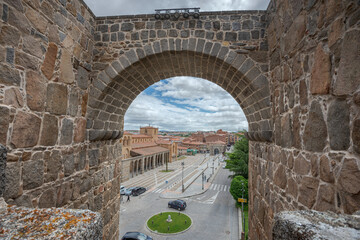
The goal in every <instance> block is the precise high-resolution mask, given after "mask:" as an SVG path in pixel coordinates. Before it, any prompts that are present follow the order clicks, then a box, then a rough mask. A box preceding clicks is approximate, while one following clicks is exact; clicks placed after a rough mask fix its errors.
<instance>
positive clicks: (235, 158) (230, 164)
mask: <svg viewBox="0 0 360 240" xmlns="http://www.w3.org/2000/svg"><path fill="white" fill-rule="evenodd" d="M227 155H228V156H229V160H226V168H227V169H229V170H230V171H231V172H233V174H232V175H229V177H230V178H234V177H236V176H244V178H246V179H247V178H248V171H249V169H248V163H249V141H248V140H247V139H246V138H245V137H244V136H241V138H240V140H239V141H237V142H236V143H235V145H234V151H233V152H232V153H227Z"/></svg>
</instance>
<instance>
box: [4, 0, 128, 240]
mask: <svg viewBox="0 0 360 240" xmlns="http://www.w3.org/2000/svg"><path fill="white" fill-rule="evenodd" d="M0 19H1V20H0V76H1V77H0V116H1V117H0V144H3V145H5V146H6V148H7V149H8V156H7V168H6V189H5V192H4V198H5V200H6V201H7V203H9V204H16V205H18V206H26V207H40V208H44V207H45V208H47V207H66V208H86V209H90V210H93V211H98V212H100V213H101V214H102V216H103V218H104V236H105V237H106V238H107V239H111V237H113V238H117V235H118V222H119V215H118V211H117V210H118V209H119V201H117V200H118V199H119V188H120V166H119V164H120V163H119V162H118V161H117V160H118V159H117V156H120V152H121V145H120V144H119V143H116V142H115V141H113V142H94V143H90V142H88V141H87V140H86V139H87V136H86V123H87V122H86V114H87V100H88V86H89V84H90V82H91V79H90V73H91V71H92V68H93V57H92V55H93V49H94V37H93V33H94V32H95V16H94V15H93V13H92V12H91V11H90V10H89V9H88V7H87V6H86V5H85V4H84V3H83V2H82V1H81V0H46V1H40V0H32V1H29V0H0Z"/></svg>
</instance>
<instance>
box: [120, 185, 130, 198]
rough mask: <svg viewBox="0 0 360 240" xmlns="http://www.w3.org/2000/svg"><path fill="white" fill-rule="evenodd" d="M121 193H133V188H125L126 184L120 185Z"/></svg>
mask: <svg viewBox="0 0 360 240" xmlns="http://www.w3.org/2000/svg"><path fill="white" fill-rule="evenodd" d="M120 194H121V195H126V196H127V195H131V190H129V188H125V187H124V186H121V187H120Z"/></svg>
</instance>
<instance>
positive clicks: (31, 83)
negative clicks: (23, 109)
mask: <svg viewBox="0 0 360 240" xmlns="http://www.w3.org/2000/svg"><path fill="white" fill-rule="evenodd" d="M26 99H27V105H28V107H29V108H30V109H31V110H34V111H38V112H41V111H43V110H44V108H45V101H46V80H45V79H44V78H43V76H41V75H40V74H38V73H37V72H34V71H28V72H27V73H26Z"/></svg>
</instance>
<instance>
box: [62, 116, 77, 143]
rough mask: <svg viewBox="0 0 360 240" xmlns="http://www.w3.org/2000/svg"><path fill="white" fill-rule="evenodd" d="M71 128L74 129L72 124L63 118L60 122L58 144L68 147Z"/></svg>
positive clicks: (71, 132)
mask: <svg viewBox="0 0 360 240" xmlns="http://www.w3.org/2000/svg"><path fill="white" fill-rule="evenodd" d="M73 128H74V123H73V121H72V120H71V119H68V118H64V119H63V120H62V124H61V136H60V144H62V145H68V144H71V143H72V139H73Z"/></svg>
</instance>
